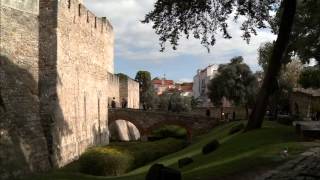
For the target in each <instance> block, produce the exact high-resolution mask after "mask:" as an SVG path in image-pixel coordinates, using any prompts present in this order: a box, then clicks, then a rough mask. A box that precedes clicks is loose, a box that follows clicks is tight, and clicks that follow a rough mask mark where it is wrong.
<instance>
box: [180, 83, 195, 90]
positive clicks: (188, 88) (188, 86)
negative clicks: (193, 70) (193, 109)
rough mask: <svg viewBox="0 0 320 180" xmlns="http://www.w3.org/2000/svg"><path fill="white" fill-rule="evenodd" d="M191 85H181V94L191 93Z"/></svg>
mask: <svg viewBox="0 0 320 180" xmlns="http://www.w3.org/2000/svg"><path fill="white" fill-rule="evenodd" d="M192 86H193V83H182V84H181V85H180V88H181V91H183V92H191V91H192Z"/></svg>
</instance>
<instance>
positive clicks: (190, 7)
mask: <svg viewBox="0 0 320 180" xmlns="http://www.w3.org/2000/svg"><path fill="white" fill-rule="evenodd" d="M278 3H279V1H274V0H264V1H251V0H241V1H239V0H229V1H221V0H214V1H212V0H201V1H199V0H189V1H181V0H157V1H156V3H155V6H154V7H155V9H154V10H153V11H151V12H150V13H148V14H147V15H146V17H145V19H144V21H142V22H143V23H151V22H152V23H153V29H155V32H156V33H157V34H158V35H159V36H160V38H159V40H160V45H161V50H162V51H163V50H164V48H165V43H166V42H169V43H170V44H171V45H172V47H173V49H177V46H178V43H179V40H180V37H181V36H183V35H184V36H185V37H186V38H189V36H193V37H194V38H195V39H200V40H201V44H202V45H204V46H205V47H206V48H207V49H208V50H209V47H210V46H213V45H214V44H215V42H216V38H215V36H216V34H217V33H219V32H221V33H222V36H223V37H224V38H226V39H230V38H231V34H230V33H229V30H228V19H229V17H230V16H233V17H234V19H235V20H237V19H238V18H239V17H243V18H244V19H245V20H244V21H243V22H242V26H241V28H240V29H241V30H242V31H243V35H242V37H243V39H245V40H247V41H249V40H250V38H251V35H256V33H257V31H256V30H257V29H259V28H265V27H267V25H266V22H267V21H269V20H270V18H271V16H270V12H272V11H273V10H274V8H275V7H278V6H279V4H278ZM182 22H183V23H182Z"/></svg>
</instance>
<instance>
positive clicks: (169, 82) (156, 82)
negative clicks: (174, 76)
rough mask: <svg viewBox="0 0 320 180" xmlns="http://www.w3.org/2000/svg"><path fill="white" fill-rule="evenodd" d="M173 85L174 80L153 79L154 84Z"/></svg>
mask: <svg viewBox="0 0 320 180" xmlns="http://www.w3.org/2000/svg"><path fill="white" fill-rule="evenodd" d="M162 82H163V85H173V84H174V83H173V80H152V84H159V85H162Z"/></svg>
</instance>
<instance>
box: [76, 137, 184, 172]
mask: <svg viewBox="0 0 320 180" xmlns="http://www.w3.org/2000/svg"><path fill="white" fill-rule="evenodd" d="M185 146H186V143H185V142H184V141H181V140H177V139H164V140H161V141H156V142H133V143H129V142H126V143H114V144H111V145H109V146H106V147H96V148H91V149H89V150H88V151H87V152H85V153H84V154H83V155H82V156H81V157H80V159H79V170H80V172H82V173H86V174H91V175H98V176H110V175H112V176H117V175H121V174H124V173H126V172H128V171H129V170H132V169H134V168H137V167H139V166H142V165H145V164H146V163H148V162H151V161H153V160H155V159H157V158H159V157H161V156H164V155H167V154H170V153H173V152H176V151H178V150H180V149H182V148H184V147H185Z"/></svg>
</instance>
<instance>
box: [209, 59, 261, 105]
mask: <svg viewBox="0 0 320 180" xmlns="http://www.w3.org/2000/svg"><path fill="white" fill-rule="evenodd" d="M218 73H219V74H218V75H217V76H216V77H215V78H213V79H212V80H211V81H210V83H209V85H208V90H209V92H208V96H209V98H210V99H211V101H212V102H213V104H214V105H217V106H220V105H221V101H222V98H223V97H225V98H227V99H228V100H231V101H233V102H234V103H235V104H236V105H241V104H245V105H252V104H253V103H254V98H255V95H256V92H257V79H256V77H255V76H254V74H252V72H251V70H250V68H249V66H248V65H247V64H245V63H243V58H242V57H241V56H240V57H234V58H233V59H231V62H230V63H229V64H223V65H220V67H219V69H218Z"/></svg>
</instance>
